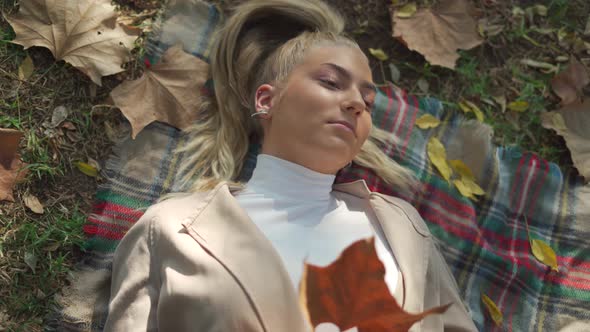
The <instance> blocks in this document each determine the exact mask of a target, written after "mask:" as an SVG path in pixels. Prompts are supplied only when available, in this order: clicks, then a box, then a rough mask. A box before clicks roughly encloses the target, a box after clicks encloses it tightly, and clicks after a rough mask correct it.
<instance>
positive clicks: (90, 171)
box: [74, 161, 98, 177]
mask: <svg viewBox="0 0 590 332" xmlns="http://www.w3.org/2000/svg"><path fill="white" fill-rule="evenodd" d="M74 165H76V167H78V169H79V170H80V172H82V173H84V174H86V175H88V176H92V177H97V176H98V170H97V169H96V167H94V166H91V165H89V164H87V163H84V162H81V161H78V162H75V163H74Z"/></svg>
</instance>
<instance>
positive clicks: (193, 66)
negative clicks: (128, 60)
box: [111, 45, 209, 138]
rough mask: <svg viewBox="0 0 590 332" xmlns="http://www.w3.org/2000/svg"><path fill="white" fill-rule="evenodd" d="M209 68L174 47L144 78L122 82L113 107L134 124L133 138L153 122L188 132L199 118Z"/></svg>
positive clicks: (112, 94)
mask: <svg viewBox="0 0 590 332" xmlns="http://www.w3.org/2000/svg"><path fill="white" fill-rule="evenodd" d="M208 69H209V65H208V64H207V63H206V62H204V61H201V60H200V59H198V58H197V57H195V56H193V55H191V54H188V53H186V52H184V51H183V50H182V46H179V45H177V46H174V47H171V48H170V49H168V50H167V51H166V53H164V55H163V56H162V58H161V60H160V62H159V63H157V64H155V65H153V66H151V68H147V69H146V70H145V72H144V74H143V76H142V77H141V78H139V79H138V80H135V81H127V82H123V83H122V84H120V85H119V86H117V87H116V88H115V89H114V90H113V91H112V92H111V97H112V98H113V101H114V104H115V105H116V106H117V107H119V108H120V109H121V112H123V114H124V115H125V117H126V118H127V119H128V120H129V122H130V123H131V128H132V137H133V138H135V137H136V136H137V134H138V133H139V132H140V131H141V130H142V129H143V128H144V127H145V126H147V125H148V124H150V123H152V122H153V121H162V122H165V123H168V124H170V125H172V126H174V127H177V128H179V129H186V128H187V127H188V126H190V125H191V124H192V123H193V122H194V120H195V119H196V117H197V110H198V107H199V104H200V100H201V95H200V93H199V91H200V89H201V87H202V86H203V85H204V84H205V81H206V80H207V74H208Z"/></svg>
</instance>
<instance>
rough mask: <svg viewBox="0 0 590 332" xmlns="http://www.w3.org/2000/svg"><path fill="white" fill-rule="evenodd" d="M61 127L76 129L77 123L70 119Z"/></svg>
mask: <svg viewBox="0 0 590 332" xmlns="http://www.w3.org/2000/svg"><path fill="white" fill-rule="evenodd" d="M61 127H62V128H64V129H67V130H76V125H74V124H73V123H71V122H70V121H66V122H64V123H62V124H61Z"/></svg>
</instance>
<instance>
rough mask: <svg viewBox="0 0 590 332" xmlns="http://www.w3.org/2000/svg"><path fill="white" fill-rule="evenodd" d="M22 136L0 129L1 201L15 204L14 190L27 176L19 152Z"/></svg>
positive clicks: (9, 130) (10, 130) (21, 134)
mask: <svg viewBox="0 0 590 332" xmlns="http://www.w3.org/2000/svg"><path fill="white" fill-rule="evenodd" d="M22 136H23V133H22V132H20V131H18V130H14V129H4V128H0V201H10V202H14V196H13V194H12V189H13V188H14V185H15V184H16V183H17V182H18V181H20V180H22V179H24V178H25V176H26V173H27V170H26V168H25V166H26V164H25V163H23V162H22V161H21V160H20V156H19V155H18V152H17V151H18V145H19V142H20V140H21V138H22Z"/></svg>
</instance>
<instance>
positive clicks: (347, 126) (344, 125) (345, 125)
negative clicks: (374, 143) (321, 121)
mask: <svg viewBox="0 0 590 332" xmlns="http://www.w3.org/2000/svg"><path fill="white" fill-rule="evenodd" d="M329 124H331V125H334V126H337V127H340V128H342V129H344V130H348V131H350V132H352V133H353V134H355V136H356V132H355V130H354V126H353V125H352V124H351V123H349V122H346V121H331V122H329Z"/></svg>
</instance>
